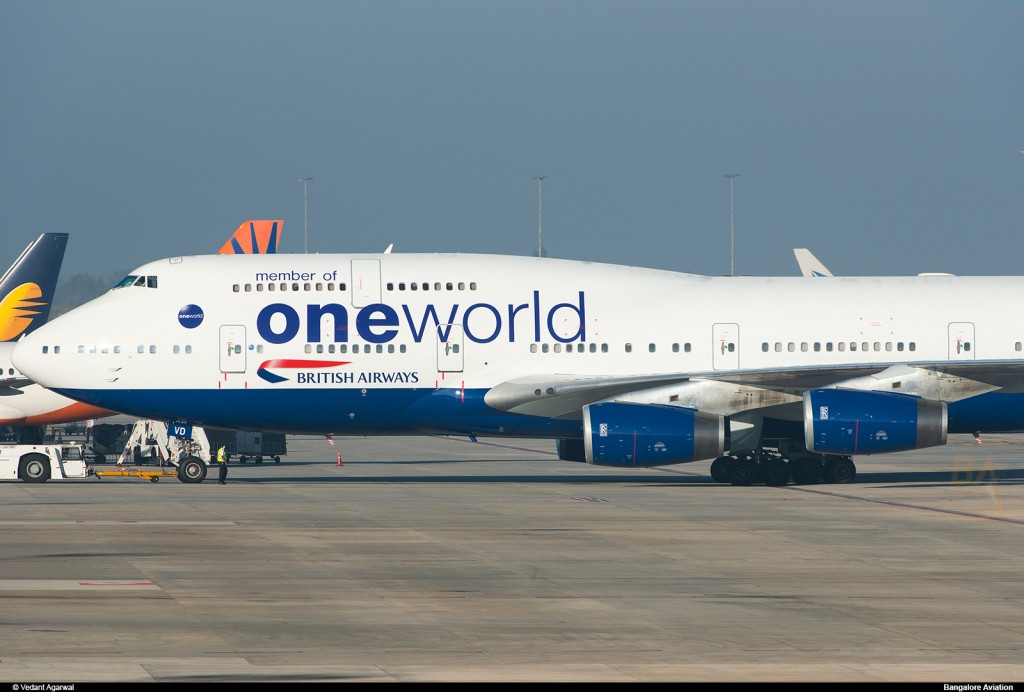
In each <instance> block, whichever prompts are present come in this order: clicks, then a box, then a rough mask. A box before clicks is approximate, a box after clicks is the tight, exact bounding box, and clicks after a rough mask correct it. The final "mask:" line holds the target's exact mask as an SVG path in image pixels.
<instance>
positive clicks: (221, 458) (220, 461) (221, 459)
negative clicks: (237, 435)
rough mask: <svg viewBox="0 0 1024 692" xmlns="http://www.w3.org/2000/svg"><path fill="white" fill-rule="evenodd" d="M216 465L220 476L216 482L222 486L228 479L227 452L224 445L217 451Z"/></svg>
mask: <svg viewBox="0 0 1024 692" xmlns="http://www.w3.org/2000/svg"><path fill="white" fill-rule="evenodd" d="M217 465H218V466H219V467H220V476H219V477H218V479H217V482H218V483H220V484H221V485H224V483H225V481H226V480H227V477H228V450H227V446H226V445H221V446H220V449H218V450H217Z"/></svg>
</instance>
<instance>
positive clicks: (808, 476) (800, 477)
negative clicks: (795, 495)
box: [791, 457, 822, 485]
mask: <svg viewBox="0 0 1024 692" xmlns="http://www.w3.org/2000/svg"><path fill="white" fill-rule="evenodd" d="M791 465H792V471H793V482H794V483H796V484H797V485H810V484H811V483H817V482H818V481H820V480H821V472H822V468H821V464H820V463H818V461H817V460H816V459H814V458H812V457H801V458H799V459H797V460H795V461H793V462H791Z"/></svg>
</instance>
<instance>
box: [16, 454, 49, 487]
mask: <svg viewBox="0 0 1024 692" xmlns="http://www.w3.org/2000/svg"><path fill="white" fill-rule="evenodd" d="M18 477H19V478H21V480H23V481H25V482H26V483H45V482H46V481H47V480H49V478H50V460H49V459H48V458H47V457H45V456H43V455H42V454H26V455H25V456H23V457H22V458H21V467H20V468H19V471H18Z"/></svg>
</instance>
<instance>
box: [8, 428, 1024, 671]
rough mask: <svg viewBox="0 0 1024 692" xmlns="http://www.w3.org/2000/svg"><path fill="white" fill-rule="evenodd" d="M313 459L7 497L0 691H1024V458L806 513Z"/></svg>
mask: <svg viewBox="0 0 1024 692" xmlns="http://www.w3.org/2000/svg"><path fill="white" fill-rule="evenodd" d="M288 446H289V450H288V454H287V455H286V456H285V457H283V459H282V461H281V463H279V464H275V463H272V462H264V463H263V464H258V465H257V464H253V463H251V462H250V463H248V464H245V465H240V464H237V463H232V464H231V466H230V470H229V475H228V479H227V480H228V483H227V485H224V486H220V485H218V484H217V483H216V469H211V474H210V476H209V477H208V478H207V480H206V481H205V482H204V483H201V484H183V483H180V482H178V481H177V480H176V479H173V478H167V479H163V480H161V481H160V482H149V481H147V480H144V479H139V478H104V479H98V478H90V479H85V480H66V481H50V482H48V483H45V484H40V485H34V484H27V483H21V482H14V481H12V482H3V483H0V565H2V570H0V680H5V681H8V682H9V683H15V684H30V683H45V682H72V683H76V682H77V683H89V682H136V681H137V682H206V681H236V682H238V681H242V682H282V683H294V682H313V681H345V682H353V681H374V682H396V681H403V682H552V681H553V682H698V681H711V682H732V681H738V682H751V681H753V682H779V681H798V682H879V681H896V682H937V683H958V682H988V683H1014V682H1015V681H1017V682H1019V681H1024V656H1022V653H1024V598H1022V597H1024V503H1022V500H1024V458H1022V454H1024V437H1021V436H1001V437H999V436H996V437H987V438H985V439H983V443H982V444H977V443H976V442H975V441H974V440H973V438H971V437H970V436H966V437H957V438H955V439H953V438H951V442H950V444H949V445H948V446H946V447H941V448H935V449H928V450H921V451H915V452H904V453H900V454H891V455H884V456H877V457H859V458H857V460H856V461H857V465H858V471H859V473H858V476H857V478H856V480H855V482H854V483H851V484H845V485H825V484H817V485H810V486H794V485H789V486H785V487H765V486H751V487H733V486H731V485H722V484H718V483H715V482H713V481H712V480H711V477H710V475H709V474H708V467H709V462H698V463H694V464H680V465H675V466H669V467H663V468H655V469H616V468H604V467H595V466H588V465H586V464H576V463H572V462H564V461H560V460H559V459H558V458H557V457H556V456H555V455H554V453H553V443H551V442H549V441H532V440H483V439H482V440H481V441H479V442H473V441H471V440H467V439H466V438H445V437H438V438H431V437H392V438H337V439H336V444H335V445H333V446H332V445H330V444H328V442H327V441H326V440H325V439H324V438H299V437H289V438H288ZM339 453H340V455H341V456H340V457H339V456H338V454H339ZM339 462H340V463H339ZM99 468H102V467H99Z"/></svg>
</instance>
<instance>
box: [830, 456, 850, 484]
mask: <svg viewBox="0 0 1024 692" xmlns="http://www.w3.org/2000/svg"><path fill="white" fill-rule="evenodd" d="M856 476H857V467H856V466H855V465H854V463H853V459H851V458H850V457H844V456H833V455H829V456H828V457H826V458H825V468H824V470H823V471H822V474H821V477H822V479H823V480H824V481H825V482H826V483H852V482H853V479H854V478H855V477H856Z"/></svg>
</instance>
